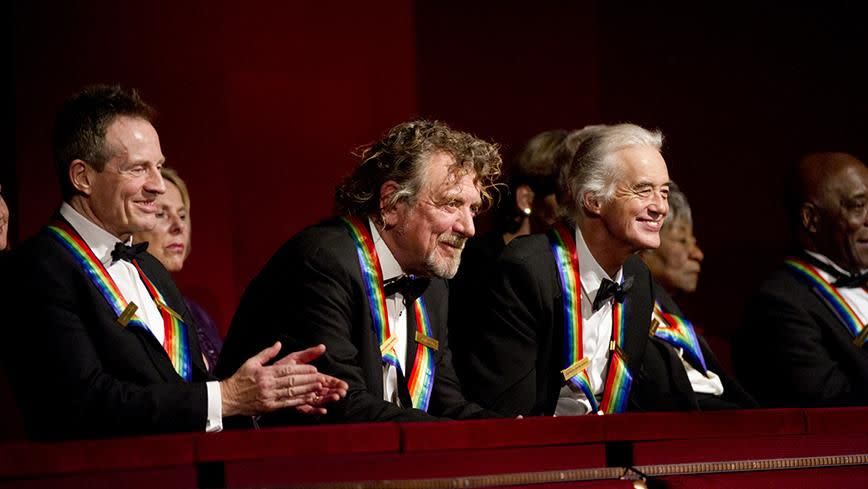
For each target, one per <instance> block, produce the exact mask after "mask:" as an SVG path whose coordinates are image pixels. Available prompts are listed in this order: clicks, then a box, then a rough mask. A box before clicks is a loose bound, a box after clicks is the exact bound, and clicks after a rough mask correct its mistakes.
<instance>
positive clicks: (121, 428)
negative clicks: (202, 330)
mask: <svg viewBox="0 0 868 489" xmlns="http://www.w3.org/2000/svg"><path fill="white" fill-rule="evenodd" d="M48 248H50V247H48ZM56 252H57V250H55V249H46V248H45V247H44V248H43V250H42V252H41V253H39V254H37V256H39V255H41V254H49V253H55V256H49V257H47V258H45V259H42V258H32V257H28V256H22V257H17V259H16V262H17V266H16V267H15V270H14V271H13V276H14V277H15V280H16V287H14V288H13V287H10V294H9V296H8V298H7V301H6V304H5V307H4V309H5V310H6V311H12V312H13V313H12V314H11V315H10V316H11V318H13V321H12V323H11V324H9V325H8V328H7V331H9V332H10V336H11V340H12V341H10V342H9V343H8V344H7V345H6V349H7V351H6V355H4V357H5V359H6V366H7V369H8V372H9V374H10V377H11V378H12V379H13V382H14V385H15V387H16V390H17V392H18V394H19V399H20V402H21V404H22V411H23V412H24V414H25V418H26V422H27V424H28V431H29V432H30V433H31V436H34V437H38V438H89V437H104V436H118V435H132V434H148V433H158V432H177V431H204V429H205V421H206V416H207V392H206V387H205V384H204V383H193V384H187V383H183V382H181V381H180V378H178V381H177V382H162V381H160V382H158V381H155V379H154V378H152V377H150V376H149V375H148V373H146V372H145V370H144V369H141V368H138V366H137V365H136V363H137V362H142V363H144V362H150V359H149V358H148V357H147V356H146V354H145V353H144V350H143V349H142V342H143V341H146V340H148V338H145V337H144V336H143V334H141V333H139V332H135V331H129V330H128V328H121V327H120V326H119V325H117V324H114V323H113V321H112V320H110V319H107V318H106V317H105V313H104V312H103V311H102V309H100V308H102V307H105V308H106V309H107V305H104V304H100V303H95V302H94V301H95V300H96V299H97V298H98V297H99V296H97V295H96V294H97V293H96V289H95V288H94V287H93V285H91V284H90V283H89V282H88V281H87V279H85V277H84V275H83V273H82V272H81V271H80V269H75V268H73V266H75V264H74V263H72V262H71V257H63V256H56ZM64 258H69V259H68V260H65V259H64ZM100 300H101V298H100ZM143 333H144V332H143ZM144 334H150V333H144ZM150 340H152V341H154V343H155V344H156V341H155V340H153V338H150ZM191 341H194V339H193V340H191ZM121 359H126V361H127V362H128V363H126V365H123V364H121V361H122V360H121ZM154 375H156V374H154Z"/></svg>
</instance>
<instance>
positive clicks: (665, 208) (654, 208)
mask: <svg viewBox="0 0 868 489" xmlns="http://www.w3.org/2000/svg"><path fill="white" fill-rule="evenodd" d="M648 211H649V212H650V213H651V216H652V217H655V218H656V217H658V216H659V217H660V218H661V219H666V214H668V213H669V200H668V199H667V198H666V197H664V196H663V194H662V193H661V192H654V197H653V198H652V199H651V205H649V206H648Z"/></svg>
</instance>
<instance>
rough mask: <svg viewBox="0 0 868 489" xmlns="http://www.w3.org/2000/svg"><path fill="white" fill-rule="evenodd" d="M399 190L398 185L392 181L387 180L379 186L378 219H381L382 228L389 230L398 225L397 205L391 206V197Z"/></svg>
mask: <svg viewBox="0 0 868 489" xmlns="http://www.w3.org/2000/svg"><path fill="white" fill-rule="evenodd" d="M400 188H401V187H400V185H398V183H397V182H395V181H394V180H389V181H387V182H385V183H384V184H382V185H380V217H381V218H382V219H383V226H384V227H386V228H390V227H392V226H394V225H395V224H397V223H398V209H397V206H398V205H399V204H393V203H392V197H393V196H394V195H395V192H397V191H398V190H400Z"/></svg>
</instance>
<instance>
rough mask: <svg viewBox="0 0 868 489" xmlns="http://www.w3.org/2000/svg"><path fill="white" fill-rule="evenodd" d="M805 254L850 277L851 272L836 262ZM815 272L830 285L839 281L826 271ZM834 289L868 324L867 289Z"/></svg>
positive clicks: (861, 319) (818, 270)
mask: <svg viewBox="0 0 868 489" xmlns="http://www.w3.org/2000/svg"><path fill="white" fill-rule="evenodd" d="M805 252H806V253H808V254H809V255H811V256H813V257H814V258H816V259H818V260H820V261H821V262H823V263H826V264H828V265H829V266H831V267H833V268H834V269H835V270H838V271H839V272H841V273H842V274H844V275H845V276H849V275H850V273H849V272H847V271H846V270H844V269H842V268H841V267H839V266H838V265H836V264H835V262H833V261H832V260H830V259H828V258H826V257H825V256H823V255H821V254H819V253H814V252H813V251H807V250H805ZM815 270H817V273H819V274H820V276H821V277H823V279H824V280H826V281H827V282H829V283H830V284H831V283H834V282H835V280H837V278H835V277H833V276H831V275H829V274H828V273H826V272H825V270H821V269H820V268H818V267H815ZM866 271H868V270H860V272H861V273H865V272H866ZM833 288H834V289H835V290H837V291H838V293H839V294H841V297H843V298H844V300H845V301H847V304H849V305H850V307H851V308H852V309H853V312H855V313H856V316H858V317H859V321H862V324H865V323H868V292H866V291H865V288H864V287H833Z"/></svg>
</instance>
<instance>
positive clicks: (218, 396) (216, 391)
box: [205, 380, 223, 433]
mask: <svg viewBox="0 0 868 489" xmlns="http://www.w3.org/2000/svg"><path fill="white" fill-rule="evenodd" d="M205 388H206V389H208V421H207V422H206V423H205V431H206V432H208V433H215V432H217V431H223V393H222V391H221V390H220V382H218V381H216V380H212V381H211V382H205Z"/></svg>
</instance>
